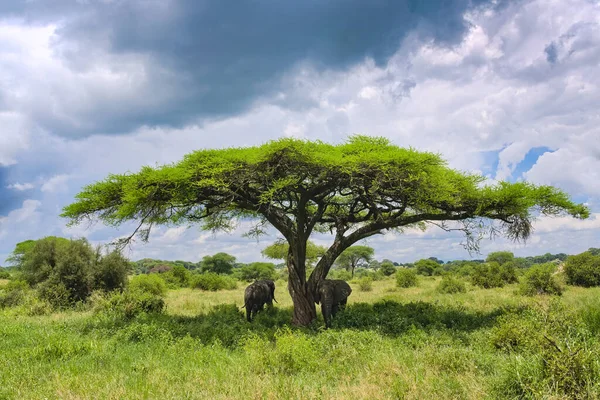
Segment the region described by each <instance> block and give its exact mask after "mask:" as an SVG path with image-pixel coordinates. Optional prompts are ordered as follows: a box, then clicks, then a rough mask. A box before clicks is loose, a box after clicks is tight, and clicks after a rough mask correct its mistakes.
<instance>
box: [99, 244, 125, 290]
mask: <svg viewBox="0 0 600 400" xmlns="http://www.w3.org/2000/svg"><path fill="white" fill-rule="evenodd" d="M128 271H129V260H127V259H126V258H125V257H123V255H122V254H121V252H119V251H113V252H111V253H108V254H107V255H106V256H104V257H101V258H100V259H99V260H98V262H97V263H96V265H94V268H93V270H92V280H93V287H94V289H100V290H103V291H106V292H110V291H113V290H123V289H125V286H126V285H127V272H128Z"/></svg>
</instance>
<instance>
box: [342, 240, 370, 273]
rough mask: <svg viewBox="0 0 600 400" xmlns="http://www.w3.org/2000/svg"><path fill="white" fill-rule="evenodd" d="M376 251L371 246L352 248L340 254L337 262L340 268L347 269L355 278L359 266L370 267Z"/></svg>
mask: <svg viewBox="0 0 600 400" xmlns="http://www.w3.org/2000/svg"><path fill="white" fill-rule="evenodd" d="M374 254H375V250H374V249H373V248H372V247H369V246H351V247H348V248H347V249H346V250H344V251H343V252H342V254H340V255H339V256H338V258H337V260H336V264H337V265H338V266H339V267H342V268H345V269H346V271H348V272H350V273H352V276H354V269H355V268H356V267H359V266H363V265H368V264H369V263H370V262H371V260H372V259H373V255H374Z"/></svg>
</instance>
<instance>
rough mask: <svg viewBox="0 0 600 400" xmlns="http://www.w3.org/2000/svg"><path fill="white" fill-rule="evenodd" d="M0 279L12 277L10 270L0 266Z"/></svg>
mask: <svg viewBox="0 0 600 400" xmlns="http://www.w3.org/2000/svg"><path fill="white" fill-rule="evenodd" d="M0 279H10V272H8V271H2V269H1V268H0Z"/></svg>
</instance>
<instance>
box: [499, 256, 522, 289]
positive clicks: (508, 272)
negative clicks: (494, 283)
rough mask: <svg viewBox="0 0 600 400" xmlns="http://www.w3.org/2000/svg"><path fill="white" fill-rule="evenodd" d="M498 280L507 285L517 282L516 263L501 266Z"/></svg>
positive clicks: (511, 262)
mask: <svg viewBox="0 0 600 400" xmlns="http://www.w3.org/2000/svg"><path fill="white" fill-rule="evenodd" d="M500 278H501V279H502V281H503V282H505V283H508V284H510V283H517V282H519V278H517V268H516V263H515V262H514V261H510V262H507V263H504V264H502V266H501V267H500Z"/></svg>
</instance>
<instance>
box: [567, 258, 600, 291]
mask: <svg viewBox="0 0 600 400" xmlns="http://www.w3.org/2000/svg"><path fill="white" fill-rule="evenodd" d="M564 271H565V275H566V277H567V284H569V285H575V286H583V287H592V286H600V256H595V255H594V254H593V253H592V252H589V251H586V252H583V253H581V254H578V255H575V256H570V257H569V258H567V261H566V262H565V267H564Z"/></svg>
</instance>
